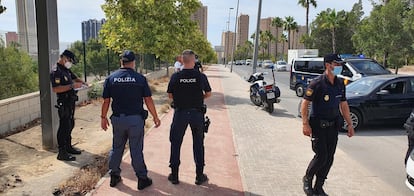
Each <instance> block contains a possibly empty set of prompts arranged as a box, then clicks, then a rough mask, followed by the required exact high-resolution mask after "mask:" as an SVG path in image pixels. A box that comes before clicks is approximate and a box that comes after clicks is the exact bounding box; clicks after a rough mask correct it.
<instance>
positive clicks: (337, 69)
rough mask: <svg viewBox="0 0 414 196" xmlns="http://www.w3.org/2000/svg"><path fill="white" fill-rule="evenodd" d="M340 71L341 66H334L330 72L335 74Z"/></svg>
mask: <svg viewBox="0 0 414 196" xmlns="http://www.w3.org/2000/svg"><path fill="white" fill-rule="evenodd" d="M341 72H342V66H335V67H334V70H333V72H332V73H333V74H334V75H336V76H337V75H339V74H341Z"/></svg>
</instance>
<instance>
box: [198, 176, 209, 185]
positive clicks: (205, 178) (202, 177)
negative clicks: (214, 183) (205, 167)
mask: <svg viewBox="0 0 414 196" xmlns="http://www.w3.org/2000/svg"><path fill="white" fill-rule="evenodd" d="M206 181H208V177H207V175H205V174H200V175H197V176H196V179H195V184H196V185H201V184H203V183H204V182H206Z"/></svg>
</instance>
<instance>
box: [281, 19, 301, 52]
mask: <svg viewBox="0 0 414 196" xmlns="http://www.w3.org/2000/svg"><path fill="white" fill-rule="evenodd" d="M297 28H298V23H297V22H296V21H295V18H293V17H292V16H287V17H285V20H284V23H283V29H284V30H285V31H287V33H288V49H291V48H292V44H291V42H292V39H291V38H292V31H295V30H296V29H297Z"/></svg>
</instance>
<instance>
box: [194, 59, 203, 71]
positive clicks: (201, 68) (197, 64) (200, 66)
mask: <svg viewBox="0 0 414 196" xmlns="http://www.w3.org/2000/svg"><path fill="white" fill-rule="evenodd" d="M195 58H196V62H195V65H194V69H195V70H197V71H200V72H203V71H204V70H203V65H201V62H200V60H199V59H198V55H195Z"/></svg>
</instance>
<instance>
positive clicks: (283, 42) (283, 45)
mask: <svg viewBox="0 0 414 196" xmlns="http://www.w3.org/2000/svg"><path fill="white" fill-rule="evenodd" d="M280 42H281V43H282V56H283V58H285V44H286V43H287V42H288V38H287V36H286V34H282V35H281V36H280ZM288 63H290V62H288Z"/></svg>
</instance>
